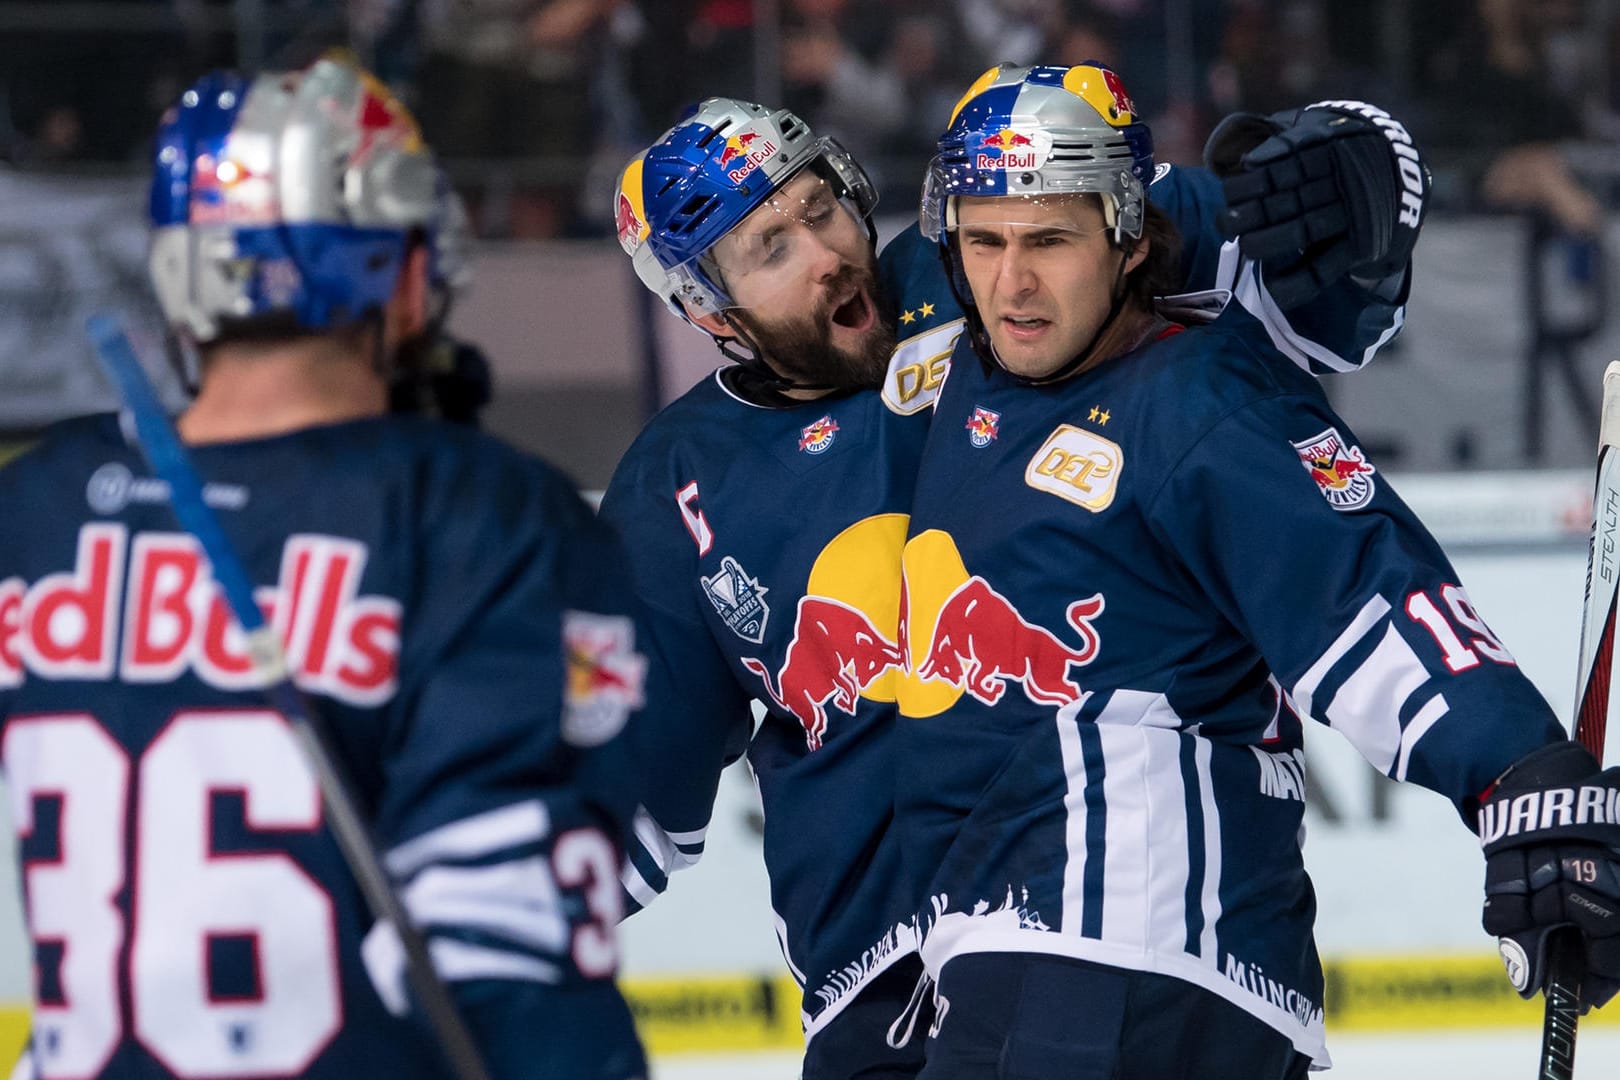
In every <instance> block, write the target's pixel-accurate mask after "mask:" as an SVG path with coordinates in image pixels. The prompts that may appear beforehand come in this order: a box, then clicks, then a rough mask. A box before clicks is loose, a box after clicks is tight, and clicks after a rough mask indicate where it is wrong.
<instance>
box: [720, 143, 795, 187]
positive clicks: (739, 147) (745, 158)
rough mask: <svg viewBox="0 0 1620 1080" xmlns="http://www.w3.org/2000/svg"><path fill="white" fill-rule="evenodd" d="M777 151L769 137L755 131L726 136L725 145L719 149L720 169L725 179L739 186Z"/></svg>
mask: <svg viewBox="0 0 1620 1080" xmlns="http://www.w3.org/2000/svg"><path fill="white" fill-rule="evenodd" d="M778 149H780V148H779V147H778V146H777V145H776V143H774V142H772V141H771V139H770V138H769V136H766V135H762V134H760V133H759V132H757V131H739V132H738V133H737V134H735V135H731V136H728V137H727V138H726V143H725V145H724V146H723V147H721V148H720V156H719V158H718V160H719V163H720V168H721V170H722V171H724V172H725V174H726V179H728V180H730V181H731V182H732V183H733V184H740V183H742V182H743V180H744V179H746V178H747V177H748V175H749V174H750V173H752V172H753V171H754V170H755V169H757V168H759V166H760V165H762V164H764V163H765V162H766V161H768V160H769V159H770V157H771V155H772V154H774V153H776V151H777V150H778Z"/></svg>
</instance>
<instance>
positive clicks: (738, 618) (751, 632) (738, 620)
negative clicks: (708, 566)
mask: <svg viewBox="0 0 1620 1080" xmlns="http://www.w3.org/2000/svg"><path fill="white" fill-rule="evenodd" d="M768 592H770V590H769V589H767V588H766V587H765V586H763V585H761V584H760V583H759V579H758V578H751V577H749V576H748V571H746V570H744V569H743V568H742V566H741V565H740V564H739V563H738V562H737V560H736V559H733V558H732V557H731V556H730V555H727V556H726V557H725V558H723V559H721V560H720V572H719V573H718V574H715V575H714V576H713V577H706V578H704V579H703V594H704V595H705V596H707V597H708V598H709V603H711V604H713V605H714V610H716V611H718V612H719V613H720V617H721V618H722V619H724V620H725V621H726V626H727V627H729V628H730V630H731V632H732V633H733V634H736V635H737V636H738V637H740V638H742V639H743V640H744V641H752V642H753V643H754V644H755V645H759V644H762V643H763V642H764V641H765V622H766V620H767V619H769V618H770V617H771V609H770V607H769V606H768V605H767V604H766V603H765V594H766V593H768Z"/></svg>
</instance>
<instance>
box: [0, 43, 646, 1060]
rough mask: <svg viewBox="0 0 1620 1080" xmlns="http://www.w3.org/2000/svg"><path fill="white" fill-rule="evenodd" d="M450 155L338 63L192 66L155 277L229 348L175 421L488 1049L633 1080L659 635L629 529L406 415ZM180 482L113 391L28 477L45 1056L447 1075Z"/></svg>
mask: <svg viewBox="0 0 1620 1080" xmlns="http://www.w3.org/2000/svg"><path fill="white" fill-rule="evenodd" d="M437 172H438V170H437V169H436V167H435V165H434V161H433V158H432V155H431V154H430V153H429V151H428V150H427V148H426V147H425V146H423V145H422V143H421V141H420V139H419V137H418V134H417V129H416V125H415V122H414V121H413V120H412V118H411V117H410V115H409V114H408V113H407V112H406V110H405V109H404V107H403V106H401V105H400V103H399V102H398V101H396V100H395V99H394V98H393V97H392V96H391V95H390V94H389V93H388V91H387V90H386V89H385V88H384V87H383V86H382V84H381V83H379V82H378V81H376V80H375V79H374V78H373V77H372V76H370V75H369V74H368V73H366V72H364V71H363V70H360V69H359V68H357V67H356V66H354V65H353V64H352V63H350V62H347V61H345V60H342V59H337V58H328V59H323V60H321V61H319V62H317V63H315V64H313V65H312V66H310V67H309V68H307V69H304V70H300V71H288V72H267V73H263V74H260V75H258V76H256V77H253V78H239V77H236V76H234V75H229V74H223V73H220V74H213V75H209V76H207V77H205V78H203V79H201V80H200V81H198V82H197V83H196V84H195V85H193V86H192V87H191V88H190V89H189V90H187V91H186V93H185V95H184V97H182V98H181V100H180V102H179V104H178V105H177V106H176V107H175V108H174V109H173V110H171V112H170V113H169V114H168V115H167V116H166V118H165V119H164V122H163V126H162V128H161V129H160V130H159V132H158V137H157V159H156V172H155V176H154V180H153V185H152V198H151V209H152V221H153V225H154V233H153V241H152V260H151V265H152V274H153V281H154V284H155V286H156V289H157V293H158V296H159V299H160V301H161V302H162V305H163V309H164V311H165V313H166V315H167V317H168V319H169V321H170V323H171V324H172V326H173V327H174V329H175V330H176V332H177V333H179V334H182V335H184V336H186V337H188V338H189V339H190V340H191V342H192V343H193V344H194V345H195V346H196V347H197V349H198V350H199V352H200V354H201V385H200V388H199V392H198V395H197V398H196V400H195V402H193V403H192V404H191V406H190V407H189V408H188V409H187V410H186V411H185V413H184V414H183V415H182V416H181V417H180V419H179V424H178V427H179V431H180V433H181V436H182V438H183V439H184V441H186V442H187V443H189V444H190V445H191V449H192V453H193V454H194V456H195V460H196V462H197V465H198V468H199V471H200V472H201V473H202V474H203V476H204V477H205V478H206V480H207V481H208V483H207V485H206V488H205V495H206V499H207V501H208V502H209V503H211V504H212V506H213V508H214V510H215V512H216V513H217V514H218V515H219V516H220V518H221V519H222V522H223V527H224V530H225V532H226V533H227V535H228V536H229V538H230V540H231V542H232V544H233V546H234V547H235V548H236V550H237V551H239V552H240V553H241V555H242V558H243V562H244V564H245V567H246V570H247V572H248V575H249V577H250V578H251V579H252V580H253V581H254V582H255V583H256V584H257V586H258V589H257V597H258V601H259V603H260V604H261V605H262V606H263V608H264V610H265V612H266V617H267V619H268V620H269V621H270V622H271V623H272V624H273V625H274V626H275V627H276V628H277V629H278V630H279V632H280V634H281V637H282V640H283V643H284V646H285V651H286V654H287V657H288V664H289V666H290V668H291V672H290V675H291V678H292V679H293V680H294V681H295V682H296V684H297V685H298V686H299V687H301V688H302V689H303V690H304V691H305V692H306V693H307V694H309V695H310V696H311V697H312V698H313V699H314V700H315V701H316V702H317V704H318V706H319V708H321V709H322V710H324V712H325V715H326V717H327V718H328V719H329V720H330V723H331V726H332V728H333V729H335V731H336V733H337V734H336V743H337V750H338V752H339V756H340V757H341V759H342V764H343V765H344V766H346V770H347V772H348V774H349V775H350V776H351V777H352V778H353V782H354V785H355V789H356V790H355V791H354V792H353V794H354V795H355V796H356V798H357V801H358V803H359V805H360V806H361V807H363V808H364V811H365V813H366V814H367V816H368V818H369V822H368V824H369V825H370V826H371V831H372V833H373V834H374V835H375V836H376V837H377V838H378V839H379V840H380V842H381V843H382V845H383V846H384V848H385V849H386V860H385V861H386V864H387V866H388V868H389V870H390V871H391V872H392V873H393V875H394V876H395V879H396V883H397V885H398V886H399V889H400V892H401V894H402V896H403V898H404V902H405V905H406V907H407V909H408V910H409V912H410V913H411V915H412V916H413V917H414V920H415V922H416V923H417V924H418V925H419V926H420V927H422V928H423V930H424V932H425V933H426V934H427V935H428V938H429V947H430V949H431V952H432V956H433V959H434V961H435V965H436V967H437V968H438V971H439V973H440V975H441V977H442V978H443V979H444V980H445V981H446V982H448V983H449V984H450V986H451V990H452V993H453V995H454V998H455V1000H456V1002H457V1003H458V1004H459V1006H460V1011H461V1013H462V1017H463V1019H464V1021H465V1022H466V1024H467V1025H468V1026H469V1027H470V1028H471V1031H472V1034H473V1036H474V1040H475V1041H476V1043H477V1046H478V1048H479V1051H480V1052H481V1055H482V1057H483V1059H484V1064H485V1066H486V1067H487V1069H488V1071H489V1073H490V1074H491V1075H492V1076H495V1077H533V1078H535V1080H540V1078H549V1080H556V1078H560V1077H568V1078H576V1077H580V1078H597V1080H632V1078H636V1077H641V1076H644V1075H645V1065H644V1062H643V1057H642V1052H641V1049H640V1047H639V1045H638V1043H637V1040H636V1035H635V1031H634V1027H633V1024H632V1022H631V1018H630V1014H629V1011H628V1009H627V1008H626V1005H625V1003H624V1001H623V999H622V998H621V997H620V995H619V993H618V991H617V989H616V988H615V986H614V983H613V977H614V973H615V969H616V965H617V954H616V951H615V931H614V925H615V923H616V922H617V921H618V919H619V917H620V901H619V891H618V866H619V862H620V859H621V852H622V846H623V838H624V829H625V827H626V825H627V823H628V821H629V817H630V813H631V811H632V810H633V808H634V805H635V801H636V793H635V791H634V790H633V788H632V786H631V784H632V774H631V772H630V769H629V767H628V757H627V752H626V751H625V749H624V741H625V737H624V736H622V735H620V731H621V729H622V728H623V727H624V725H625V723H626V720H627V718H628V715H629V712H630V710H631V709H632V708H633V707H634V706H635V705H636V704H637V703H638V701H639V699H640V696H641V683H640V680H641V672H642V669H643V663H642V661H641V659H640V657H639V656H638V654H637V653H636V651H635V649H636V641H635V628H634V625H633V623H632V621H631V618H630V616H629V614H628V612H629V611H630V607H629V602H628V599H627V597H625V596H623V595H620V593H619V591H618V590H616V589H615V588H614V587H613V586H612V582H613V581H615V580H616V578H615V576H614V571H613V566H614V565H615V562H616V556H615V555H614V551H615V544H614V541H613V539H612V538H611V536H609V535H608V533H607V530H606V529H605V528H604V527H603V526H601V525H600V524H599V523H597V522H596V521H595V520H594V518H593V516H592V515H591V513H590V511H589V509H588V507H586V506H585V505H584V503H583V502H582V501H581V500H580V499H579V497H578V496H577V494H575V492H574V491H573V490H572V488H571V486H570V485H569V484H568V483H567V482H566V481H565V480H564V479H563V478H562V477H561V476H559V475H558V474H557V473H555V472H553V471H552V470H551V469H550V468H549V467H547V466H546V465H544V464H543V463H541V462H538V461H536V460H533V459H530V458H528V457H525V456H523V455H521V454H519V453H517V452H515V451H513V450H511V449H509V448H507V447H505V446H503V445H501V444H500V443H498V442H496V441H494V440H493V439H490V438H488V437H486V436H483V435H480V434H478V433H477V432H475V431H473V430H471V429H469V428H466V427H462V426H453V425H450V424H446V423H443V422H440V421H434V420H427V419H421V418H404V417H395V416H389V415H387V406H388V393H389V382H390V377H391V373H392V370H393V366H394V363H395V359H396V356H397V354H398V353H399V351H400V349H401V348H402V347H403V346H405V345H406V344H407V343H409V342H410V341H411V340H412V339H413V338H414V337H415V336H416V335H418V334H420V333H421V331H422V330H423V328H424V327H425V326H426V324H427V323H428V321H429V307H430V305H429V294H430V291H431V289H432V288H433V281H434V280H435V279H436V278H438V277H440V276H441V275H440V273H439V271H438V270H436V268H435V266H434V263H435V260H436V257H437V254H438V245H439V241H440V229H441V224H442V221H441V214H442V208H443V205H444V203H443V199H442V198H441V197H440V196H439V195H438V194H437V193H436V190H435V189H436V182H437ZM168 501H169V492H168V488H167V485H166V484H164V483H163V482H161V481H159V480H156V479H154V478H153V477H152V476H151V475H150V474H149V473H148V472H147V471H146V469H145V467H144V466H143V464H142V460H141V457H140V455H139V454H138V452H137V451H136V450H135V449H134V448H132V447H131V446H129V445H128V444H127V443H126V440H125V436H124V433H123V430H122V428H121V425H120V422H119V418H118V417H117V416H114V415H105V416H92V417H87V418H84V419H79V420H72V421H67V422H64V423H62V424H60V425H57V426H56V427H54V428H53V429H51V430H49V431H48V432H47V433H46V434H45V435H44V437H43V439H42V440H41V442H40V443H39V445H38V446H37V447H35V448H34V449H33V450H31V451H30V452H28V453H26V454H25V455H23V456H22V457H21V458H19V459H18V460H16V461H15V462H14V463H12V464H11V465H10V466H8V467H7V468H6V469H5V470H4V472H0V505H4V506H5V507H6V514H7V523H8V524H7V527H6V529H5V532H4V534H3V536H0V724H3V728H0V764H3V766H4V771H5V777H6V782H7V786H8V789H9V792H10V795H11V799H12V806H13V808H14V819H15V821H16V826H17V830H18V840H19V857H20V860H21V875H22V881H23V890H24V896H25V901H26V909H27V920H28V929H29V932H30V934H31V935H32V938H33V944H34V959H35V983H34V985H35V987H36V988H37V1000H36V1003H35V1004H36V1008H35V1011H34V1016H33V1031H32V1040H31V1046H30V1048H29V1050H28V1051H27V1060H26V1062H25V1069H26V1070H31V1071H29V1072H28V1075H39V1076H43V1077H84V1076H101V1077H143V1078H149V1077H171V1076H172V1077H182V1076H212V1077H232V1076H237V1077H249V1076H251V1077H312V1078H333V1080H335V1078H338V1077H354V1076H390V1077H424V1078H425V1077H439V1076H444V1075H446V1064H445V1062H444V1059H443V1058H442V1057H441V1056H440V1054H439V1051H438V1049H437V1047H436V1045H435V1043H434V1041H433V1039H432V1038H431V1037H430V1035H429V1033H428V1030H427V1028H426V1026H425V1025H424V1024H423V1023H422V1021H421V1019H420V1018H419V1017H418V1016H416V1015H414V1014H412V1013H411V1011H410V1001H409V998H408V996H407V994H406V992H405V990H404V987H403V983H402V979H401V971H400V966H401V965H400V964H399V962H398V960H399V949H398V942H397V939H396V938H394V937H392V936H391V933H390V931H391V927H390V928H384V927H382V926H381V925H377V926H374V925H373V922H372V918H371V916H370V915H369V913H368V912H367V910H366V907H365V905H364V903H363V901H362V896H361V893H360V890H359V889H358V887H357V885H356V883H355V881H354V879H353V878H352V877H351V875H350V873H349V871H348V869H347V868H346V866H345V864H344V861H343V858H342V857H341V854H340V851H339V849H338V847H337V845H336V843H335V841H334V840H333V838H332V836H331V834H330V832H329V831H328V830H327V829H326V827H325V826H324V824H323V809H322V801H321V797H320V791H319V789H318V787H317V783H316V780H315V777H314V776H313V775H312V774H311V772H310V771H309V769H308V768H307V767H306V765H305V762H304V758H303V756H302V755H301V753H300V751H299V748H298V746H297V744H296V743H295V742H294V736H293V734H292V732H291V730H290V729H289V727H288V724H287V722H286V720H285V719H284V718H283V717H282V716H281V715H280V714H278V713H276V712H275V711H273V710H272V709H271V708H270V707H269V706H268V705H267V704H266V702H265V699H264V698H263V696H262V695H261V694H260V693H259V692H258V688H261V687H262V686H263V685H265V676H264V674H263V673H262V672H261V671H260V670H259V669H258V668H257V667H256V665H255V663H254V661H253V660H252V658H250V657H249V655H248V654H247V652H246V649H245V643H244V640H243V636H242V634H241V631H240V629H239V628H238V627H237V625H236V623H235V621H234V620H233V618H232V617H231V615H230V613H229V609H228V608H227V606H226V604H225V602H224V599H223V597H222V595H221V590H220V589H219V587H218V586H217V585H216V582H215V580H214V576H213V574H212V572H211V568H210V565H209V562H208V560H207V558H206V557H205V556H204V555H203V553H202V550H201V548H200V546H199V544H198V542H197V541H196V540H195V539H193V538H192V537H191V536H190V535H188V534H186V533H184V532H182V531H179V530H178V528H177V526H176V524H175V519H174V514H173V510H172V508H171V507H170V506H169V505H168ZM368 935H369V936H368ZM363 941H364V942H365V944H364V945H363V944H362V942H363ZM368 968H369V969H370V970H369V973H368Z"/></svg>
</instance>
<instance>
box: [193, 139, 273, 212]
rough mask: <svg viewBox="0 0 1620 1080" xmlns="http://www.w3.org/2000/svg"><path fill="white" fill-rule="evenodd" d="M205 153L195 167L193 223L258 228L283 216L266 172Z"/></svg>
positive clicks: (226, 156) (228, 157) (225, 155)
mask: <svg viewBox="0 0 1620 1080" xmlns="http://www.w3.org/2000/svg"><path fill="white" fill-rule="evenodd" d="M228 150H229V148H228V147H227V150H226V151H225V152H222V153H220V154H218V155H214V154H209V153H202V154H198V155H197V159H196V161H195V162H194V163H193V164H192V173H191V220H192V222H193V223H195V224H199V225H201V224H214V223H230V224H236V225H256V224H263V223H265V222H271V221H275V220H276V219H277V218H279V217H280V213H281V202H280V200H279V199H278V198H277V197H276V188H275V185H274V184H272V183H271V182H270V177H269V175H268V174H266V173H265V172H263V171H261V170H259V169H256V168H254V166H253V165H252V164H251V163H250V162H249V161H247V160H246V159H245V158H239V157H234V156H231V155H230V153H229V152H228Z"/></svg>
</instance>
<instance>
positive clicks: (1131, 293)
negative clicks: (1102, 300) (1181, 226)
mask: <svg viewBox="0 0 1620 1080" xmlns="http://www.w3.org/2000/svg"><path fill="white" fill-rule="evenodd" d="M1142 236H1143V237H1144V238H1146V240H1147V242H1148V251H1147V258H1145V259H1143V260H1142V261H1141V262H1140V263H1139V264H1137V267H1136V269H1135V270H1132V271H1131V272H1130V273H1129V274H1127V275H1125V299H1126V301H1127V302H1128V303H1129V304H1131V305H1132V306H1133V307H1141V308H1151V307H1152V306H1153V301H1154V299H1155V298H1156V297H1160V296H1168V295H1171V294H1174V293H1178V292H1181V291H1182V282H1183V280H1184V278H1183V275H1182V272H1181V232H1180V230H1178V229H1177V228H1176V223H1175V222H1174V221H1172V220H1171V219H1170V215H1169V214H1167V213H1165V212H1164V211H1163V210H1161V209H1160V208H1159V207H1158V206H1156V205H1154V204H1153V203H1151V202H1149V203H1145V204H1144V205H1143V214H1142Z"/></svg>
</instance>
